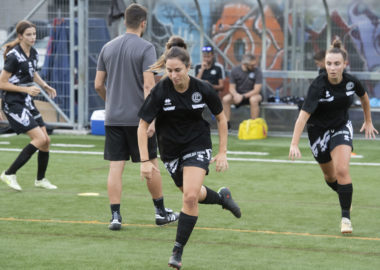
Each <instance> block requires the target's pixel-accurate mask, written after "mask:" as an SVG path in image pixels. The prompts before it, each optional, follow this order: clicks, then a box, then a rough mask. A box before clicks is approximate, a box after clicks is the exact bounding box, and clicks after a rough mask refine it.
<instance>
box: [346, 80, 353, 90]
mask: <svg viewBox="0 0 380 270" xmlns="http://www.w3.org/2000/svg"><path fill="white" fill-rule="evenodd" d="M352 88H354V83H353V82H348V83H347V84H346V89H347V90H348V91H350V90H351V89H352Z"/></svg>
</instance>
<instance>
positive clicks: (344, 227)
mask: <svg viewBox="0 0 380 270" xmlns="http://www.w3.org/2000/svg"><path fill="white" fill-rule="evenodd" d="M340 232H341V233H343V234H345V233H352V224H351V220H349V219H348V218H345V217H343V218H342V221H341V222H340Z"/></svg>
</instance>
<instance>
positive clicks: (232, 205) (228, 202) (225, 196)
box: [218, 187, 241, 218]
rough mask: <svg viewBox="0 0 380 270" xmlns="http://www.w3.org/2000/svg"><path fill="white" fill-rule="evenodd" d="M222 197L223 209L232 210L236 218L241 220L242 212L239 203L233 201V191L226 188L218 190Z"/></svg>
mask: <svg viewBox="0 0 380 270" xmlns="http://www.w3.org/2000/svg"><path fill="white" fill-rule="evenodd" d="M218 193H219V195H220V197H221V198H222V207H223V209H227V210H230V211H231V212H232V214H234V216H235V217H237V218H240V217H241V212H240V208H239V206H238V205H237V203H236V202H235V201H234V200H233V199H232V196H231V191H230V190H229V189H228V188H226V187H221V188H220V189H219V190H218Z"/></svg>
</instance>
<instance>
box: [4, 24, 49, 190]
mask: <svg viewBox="0 0 380 270" xmlns="http://www.w3.org/2000/svg"><path fill="white" fill-rule="evenodd" d="M16 32H17V38H16V39H15V40H14V41H12V42H10V43H7V44H5V51H4V60H5V62H4V68H3V70H2V71H1V74H0V89H1V90H3V91H2V92H3V94H2V108H3V111H4V114H5V115H6V117H7V119H8V122H9V125H10V126H11V127H12V129H13V130H14V131H15V132H16V133H17V134H20V133H26V134H28V136H29V137H30V139H31V141H30V143H29V144H28V145H27V146H26V147H25V148H24V149H23V150H22V151H21V153H20V154H19V155H18V157H17V158H16V160H15V161H14V162H13V164H12V165H11V166H10V167H9V168H8V170H6V171H3V172H2V174H1V180H2V181H3V182H5V183H6V184H7V185H8V186H9V187H11V188H13V189H15V190H19V191H20V190H21V187H20V185H19V184H18V182H17V179H16V172H17V170H18V169H20V168H21V167H22V166H23V165H24V164H25V163H26V162H27V161H28V160H29V159H30V157H31V156H32V155H33V154H34V153H35V152H36V151H37V150H39V152H38V169H37V178H36V180H35V182H34V185H35V186H36V187H41V188H46V189H56V188H57V187H56V186H55V185H52V184H51V183H50V182H49V180H47V179H46V178H45V172H46V169H47V165H48V161H49V146H50V138H49V136H48V134H47V132H46V127H45V123H44V121H43V120H42V117H41V114H40V112H39V111H38V110H37V108H36V106H35V105H34V102H33V99H32V97H33V96H37V95H38V94H39V93H40V88H39V87H37V86H35V85H33V83H34V82H35V83H37V84H38V85H40V86H41V87H42V88H43V89H44V90H45V91H46V92H47V93H48V94H49V96H50V97H51V98H54V97H55V96H56V91H55V89H54V88H52V87H50V86H49V85H48V84H47V83H46V82H45V81H43V80H42V79H41V77H40V76H39V75H38V73H37V60H38V53H37V51H36V50H35V49H34V48H33V45H34V43H35V42H36V26H35V25H34V24H32V23H30V22H28V21H20V22H19V23H18V24H17V25H16Z"/></svg>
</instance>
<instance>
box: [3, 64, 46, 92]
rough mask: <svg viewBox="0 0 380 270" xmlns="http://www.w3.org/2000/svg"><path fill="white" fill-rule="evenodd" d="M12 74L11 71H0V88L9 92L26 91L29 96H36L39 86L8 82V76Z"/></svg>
mask: <svg viewBox="0 0 380 270" xmlns="http://www.w3.org/2000/svg"><path fill="white" fill-rule="evenodd" d="M11 76H12V73H10V72H8V71H6V70H5V69H3V70H2V71H1V73H0V89H1V90H4V91H10V92H19V93H27V94H29V95H31V96H37V95H38V94H39V93H40V88H38V87H37V86H28V87H25V86H18V85H14V84H13V83H10V82H9V78H10V77H11Z"/></svg>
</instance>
